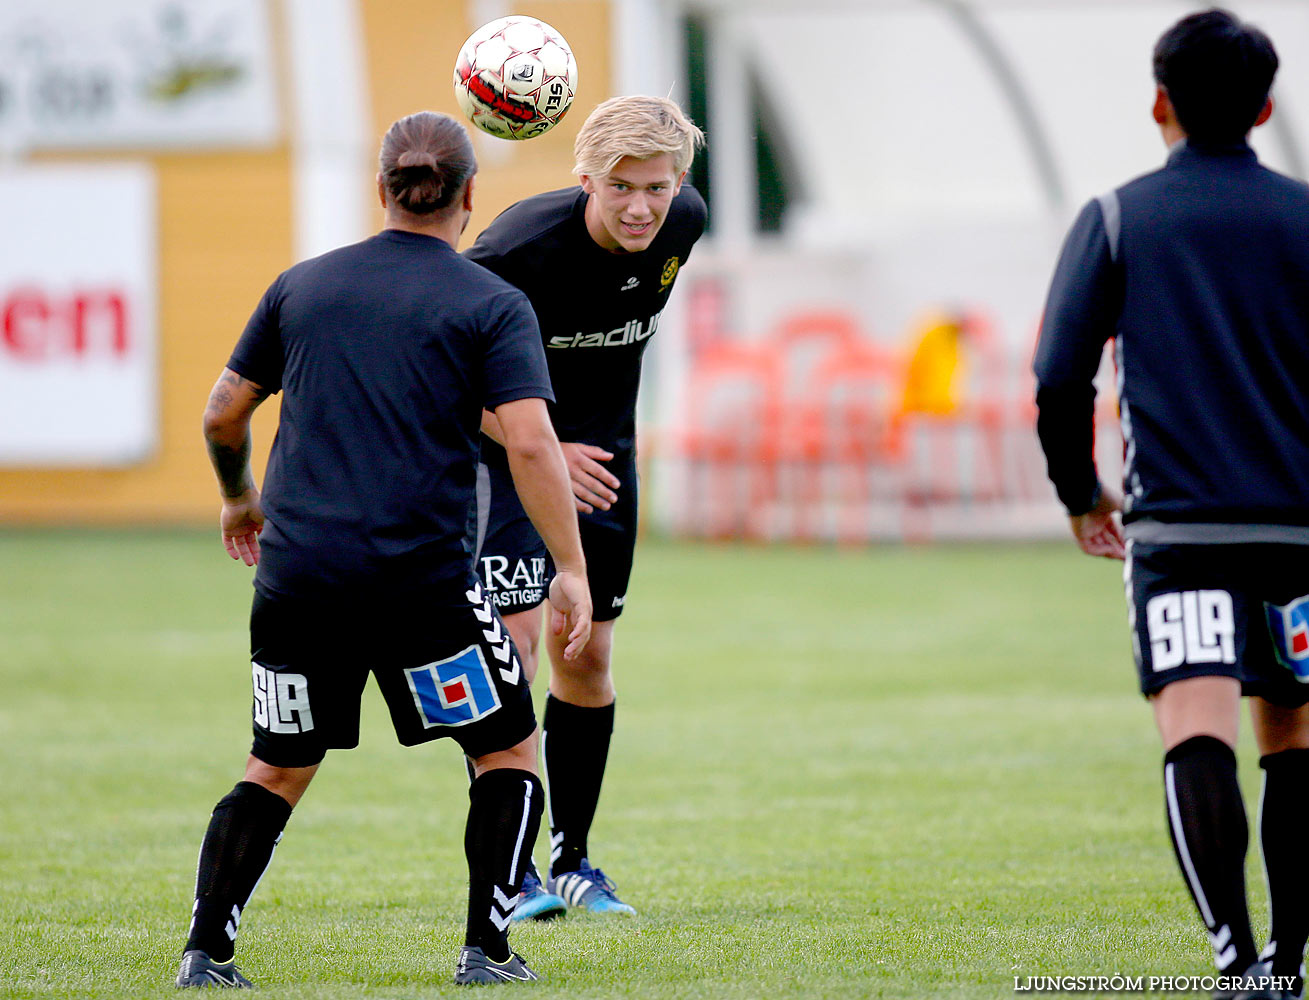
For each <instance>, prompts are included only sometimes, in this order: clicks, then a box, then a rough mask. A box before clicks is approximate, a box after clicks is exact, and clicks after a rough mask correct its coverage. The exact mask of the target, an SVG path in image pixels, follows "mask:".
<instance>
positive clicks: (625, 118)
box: [573, 95, 704, 177]
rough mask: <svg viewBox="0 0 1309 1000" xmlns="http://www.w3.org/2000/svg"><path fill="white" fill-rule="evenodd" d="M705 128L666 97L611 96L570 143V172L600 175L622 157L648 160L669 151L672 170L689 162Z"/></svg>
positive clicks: (593, 113)
mask: <svg viewBox="0 0 1309 1000" xmlns="http://www.w3.org/2000/svg"><path fill="white" fill-rule="evenodd" d="M703 145H704V133H703V132H701V131H700V130H699V129H698V128H696V126H695V124H694V123H693V122H692V121H691V119H689V118H687V117H686V115H685V114H684V113H683V112H682V109H681V108H679V107H678V106H677V104H676V102H674V101H670V100H669V99H668V98H666V97H645V96H642V95H634V96H629V97H611V98H610V99H609V100H607V101H605V102H604V103H603V104H601V105H599V106H598V107H596V109H595V110H594V111H592V112H591V114H590V115H589V116H588V117H587V119H586V121H585V122H583V123H582V128H581V131H579V132H578V133H577V140H576V141H575V142H574V143H573V160H574V161H575V166H574V167H573V173H575V174H586V175H587V176H588V177H603V176H605V175H606V174H608V173H609V172H610V171H611V170H613V169H614V166H615V165H616V164H617V163H618V161H619V160H621V159H622V158H623V157H624V156H631V157H634V158H635V159H638V160H646V159H649V158H650V157H652V156H660V155H662V154H664V153H671V154H672V156H673V171H674V172H675V173H676V174H677V176H679V177H680V176H681V175H682V173H683V172H684V171H686V170H687V169H688V168H689V167H690V166H691V160H692V159H693V158H694V157H695V151H696V149H697V148H699V147H701V146H703Z"/></svg>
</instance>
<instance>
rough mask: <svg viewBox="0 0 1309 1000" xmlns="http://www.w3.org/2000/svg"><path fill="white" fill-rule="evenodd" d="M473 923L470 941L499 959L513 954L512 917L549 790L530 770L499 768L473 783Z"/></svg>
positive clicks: (469, 851)
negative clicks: (510, 950) (511, 950)
mask: <svg viewBox="0 0 1309 1000" xmlns="http://www.w3.org/2000/svg"><path fill="white" fill-rule="evenodd" d="M468 798H469V806H468V825H467V827H465V829H464V854H465V855H466V856H467V858H468V926H467V929H466V931H465V934H464V944H467V945H473V946H476V947H478V948H481V949H482V951H484V952H486V955H487V957H488V958H490V959H491V961H493V962H503V961H505V959H507V958H508V957H509V919H510V917H512V916H513V913H514V908H515V906H517V904H518V891H519V890H520V889H521V888H522V887H523V872H524V870H525V869H526V867H527V863H528V861H529V860H531V856H532V845H533V844H534V843H536V833H537V831H538V830H539V829H540V828H541V810H542V809H543V808H544V806H545V793H544V792H543V791H542V789H541V782H540V780H539V779H538V778H537V777H536V775H535V774H532V773H531V772H530V771H520V770H518V769H517V768H511V767H506V768H497V769H496V770H494V771H487V772H485V773H484V774H482V775H481V776H480V777H478V778H477V779H476V780H475V781H474V782H473V783H472V785H470V786H469V788H468Z"/></svg>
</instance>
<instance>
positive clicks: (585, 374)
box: [467, 97, 706, 919]
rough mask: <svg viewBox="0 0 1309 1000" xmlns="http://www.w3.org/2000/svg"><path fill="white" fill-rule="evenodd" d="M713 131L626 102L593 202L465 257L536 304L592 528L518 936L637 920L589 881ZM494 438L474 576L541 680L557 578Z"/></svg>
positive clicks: (601, 132) (593, 161)
mask: <svg viewBox="0 0 1309 1000" xmlns="http://www.w3.org/2000/svg"><path fill="white" fill-rule="evenodd" d="M702 142H703V136H702V135H701V133H700V130H699V129H698V128H696V127H695V125H693V124H692V123H691V122H690V121H689V120H687V118H686V117H685V115H683V114H682V111H681V109H680V108H679V107H678V106H677V105H676V104H675V103H674V102H672V101H669V100H666V99H664V98H658V97H617V98H613V99H612V100H609V101H606V102H605V103H603V104H601V105H600V106H599V107H597V108H596V109H595V111H593V112H592V113H591V115H590V116H589V117H588V118H587V120H586V122H585V123H584V124H583V126H582V128H581V131H580V132H579V133H578V136H577V140H576V142H575V145H574V154H575V160H576V165H575V166H574V168H573V169H574V173H576V174H578V175H579V176H580V179H581V185H580V187H573V188H566V189H564V190H560V191H551V192H548V193H546V194H540V195H537V196H535V197H532V198H528V199H526V200H525V201H521V202H518V203H517V204H516V205H513V206H512V207H510V208H509V209H507V210H506V211H505V212H504V213H502V214H501V215H500V216H499V218H497V219H496V220H495V221H494V222H493V223H492V224H491V225H490V226H489V227H488V228H487V229H486V231H485V232H483V233H482V234H481V235H480V236H479V237H478V238H477V242H476V243H475V244H474V245H473V246H472V247H470V248H469V249H468V251H467V256H468V257H469V259H471V260H475V261H477V262H478V263H479V264H481V265H483V266H484V267H487V268H489V269H490V270H492V271H494V272H495V273H496V274H498V275H500V276H501V277H503V278H505V279H506V280H507V281H509V282H510V283H511V284H513V285H515V286H517V287H518V288H520V289H522V290H523V291H524V292H526V293H527V297H528V299H530V300H531V303H532V307H533V309H535V310H536V315H537V318H538V319H539V320H540V323H541V337H542V340H543V341H544V344H545V354H546V360H547V362H548V363H549V366H550V379H551V382H552V383H553V385H554V390H555V396H556V402H555V403H554V405H553V406H552V407H551V409H550V413H551V417H552V419H553V420H554V426H555V430H556V431H557V432H558V434H559V439H560V441H561V442H563V449H564V455H565V456H566V458H567V461H568V468H569V472H570V474H571V477H572V484H573V493H574V495H575V497H576V500H577V509H578V510H579V511H580V512H581V516H580V522H581V524H580V527H581V534H582V545H583V548H584V549H585V550H586V560H587V569H588V572H589V574H590V580H591V598H592V602H593V604H594V608H595V630H594V632H593V633H592V638H591V643H590V645H588V646H587V648H586V650H585V652H583V653H582V655H581V656H579V657H578V658H577V659H575V660H568V659H565V658H564V657H563V655H562V653H563V646H562V645H561V644H560V643H559V642H557V641H556V640H555V639H554V638H552V637H547V643H548V646H549V651H550V661H551V673H550V693H549V696H548V697H547V699H546V707H545V718H544V720H543V723H542V758H543V761H544V765H545V778H546V789H547V808H548V810H549V817H550V826H551V848H552V849H551V864H550V880H549V882H548V889H546V888H543V887H542V886H541V885H540V881H539V879H538V877H537V874H536V872H535V870H534V869H533V870H531V871H529V872H528V877H527V879H526V881H525V882H524V889H523V899H522V900H521V901H520V904H519V907H518V910H517V911H516V913H515V919H524V918H526V917H536V918H538V919H544V918H547V917H550V916H555V915H557V914H559V913H560V912H562V911H563V910H564V908H565V907H566V906H581V907H584V908H585V909H588V910H590V911H592V912H597V913H633V912H635V911H634V910H633V909H632V907H630V906H628V905H627V904H626V903H623V902H621V901H620V900H619V899H618V898H617V896H616V895H615V894H614V885H613V883H612V882H610V881H609V879H608V878H606V876H605V874H604V872H603V871H601V870H600V869H598V868H594V867H592V866H591V863H590V861H589V859H588V849H587V836H588V834H589V832H590V828H591V821H592V819H593V817H594V816H595V810H596V804H597V803H598V801H599V798H600V786H601V782H602V780H603V777H604V770H605V761H606V759H607V756H608V753H609V741H610V735H611V734H612V732H613V726H614V698H615V695H614V686H613V681H612V677H611V671H610V657H611V651H612V647H613V623H614V621H615V620H616V619H617V618H618V616H619V615H621V614H622V613H623V606H624V604H625V603H626V600H627V583H628V577H629V575H630V573H631V569H632V555H633V551H634V548H635V545H636V523H637V478H636V396H637V388H638V386H639V383H640V377H641V357H642V354H643V353H644V351H645V348H646V345H647V344H648V343H649V342H650V338H651V337H652V336H654V334H655V331H656V330H657V329H658V326H659V316H660V313H661V312H662V311H663V308H664V305H665V304H666V303H667V301H668V296H669V294H670V293H671V292H672V289H673V283H674V281H675V280H676V278H677V273H678V269H679V268H680V267H681V266H682V265H683V264H684V263H685V262H686V258H687V257H688V256H689V255H690V253H691V248H692V246H694V245H695V242H696V240H697V239H699V238H700V234H701V233H702V232H703V231H704V226H705V216H706V213H705V204H704V200H703V199H702V198H701V197H700V195H699V194H698V193H697V192H696V191H695V190H694V189H693V188H692V187H690V186H689V185H686V184H684V183H683V181H684V179H685V177H686V172H687V169H688V168H689V167H690V165H691V159H692V157H693V155H694V153H695V148H696V146H697V145H699V144H701V143H702ZM483 430H484V431H485V432H486V434H487V435H488V436H489V438H490V439H491V440H489V441H486V442H484V445H483V449H482V454H483V462H484V469H485V473H484V480H483V482H482V485H481V487H480V490H481V496H482V498H483V500H484V501H485V502H484V503H483V504H482V514H483V523H482V524H481V525H480V528H481V534H480V536H479V539H480V555H479V559H478V567H479V570H480V572H481V575H482V582H483V585H484V586H485V587H486V588H487V590H488V592H489V593H490V594H491V596H492V599H493V600H494V601H495V602H496V605H497V607H499V609H500V611H501V613H502V614H504V616H505V621H506V623H507V624H508V626H509V630H510V632H511V634H512V635H513V636H514V641H515V642H516V643H517V644H518V647H519V649H520V650H521V651H522V653H523V665H524V668H525V669H526V670H527V671H528V675H529V676H534V675H535V672H536V662H537V641H538V637H539V636H540V634H541V608H540V604H541V601H542V599H543V598H544V597H545V596H546V594H545V589H544V588H545V585H546V583H547V581H548V580H549V578H550V574H551V573H552V571H553V570H552V567H551V565H550V564H549V563H548V561H547V554H546V551H545V549H544V548H543V547H542V545H541V540H540V538H539V537H538V535H537V533H536V532H535V531H533V530H532V526H531V525H530V524H529V523H528V521H527V519H526V518H525V517H524V516H523V511H522V508H521V506H520V505H519V504H518V502H517V500H516V499H515V497H514V495H513V491H512V489H510V486H509V478H508V476H507V474H506V467H505V460H504V453H503V451H502V450H501V449H500V448H499V447H498V444H497V443H496V442H501V441H502V439H503V433H502V430H503V428H502V427H501V426H500V424H499V421H498V420H497V419H496V417H495V416H494V415H492V414H488V415H487V417H486V419H485V421H484V423H483Z"/></svg>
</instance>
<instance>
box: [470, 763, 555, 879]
mask: <svg viewBox="0 0 1309 1000" xmlns="http://www.w3.org/2000/svg"><path fill="white" fill-rule="evenodd" d="M464 766H465V767H466V768H467V770H468V784H469V785H472V783H473V782H474V781H476V780H477V771H476V770H475V769H474V767H473V760H472V758H471V757H465V758H464ZM532 841H533V843H535V841H536V835H535V834H533V835H532ZM523 870H524V871H525V872H527V873H528V874H529V875H531V876H532V878H534V879H536V880H537V881H538V882H540V881H541V873H540V872H539V871H537V870H536V858H534V857H532V855H531V853H530V852H529V853H528V855H527V866H526V867H525V868H524V869H523Z"/></svg>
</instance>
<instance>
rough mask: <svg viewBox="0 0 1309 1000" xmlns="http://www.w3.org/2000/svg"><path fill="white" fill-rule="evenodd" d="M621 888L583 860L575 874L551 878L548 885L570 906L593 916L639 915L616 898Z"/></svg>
mask: <svg viewBox="0 0 1309 1000" xmlns="http://www.w3.org/2000/svg"><path fill="white" fill-rule="evenodd" d="M616 888H618V887H617V886H616V885H614V884H613V882H611V881H610V880H609V878H608V876H606V875H605V873H604V872H602V871H601V870H600V869H599V868H592V867H591V862H589V861H588V860H587V859H586V858H583V859H582V866H581V867H580V868H578V869H577V871H575V872H564V873H563V874H562V875H555V876H553V877H551V879H550V881H549V882H548V883H547V884H546V889H547V890H548V891H550V892H555V893H558V894H559V895H560V896H562V897H563V900H564V902H565V903H567V904H568V905H569V906H580V907H582V908H583V909H587V910H590V911H591V912H592V913H624V914H627V915H629V916H635V915H636V910H635V909H633V908H632V907H630V906H628V905H627V904H626V903H624V902H623V901H622V900H621V899H619V898H618V897H617V896H615V895H614V890H615V889H616Z"/></svg>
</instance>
